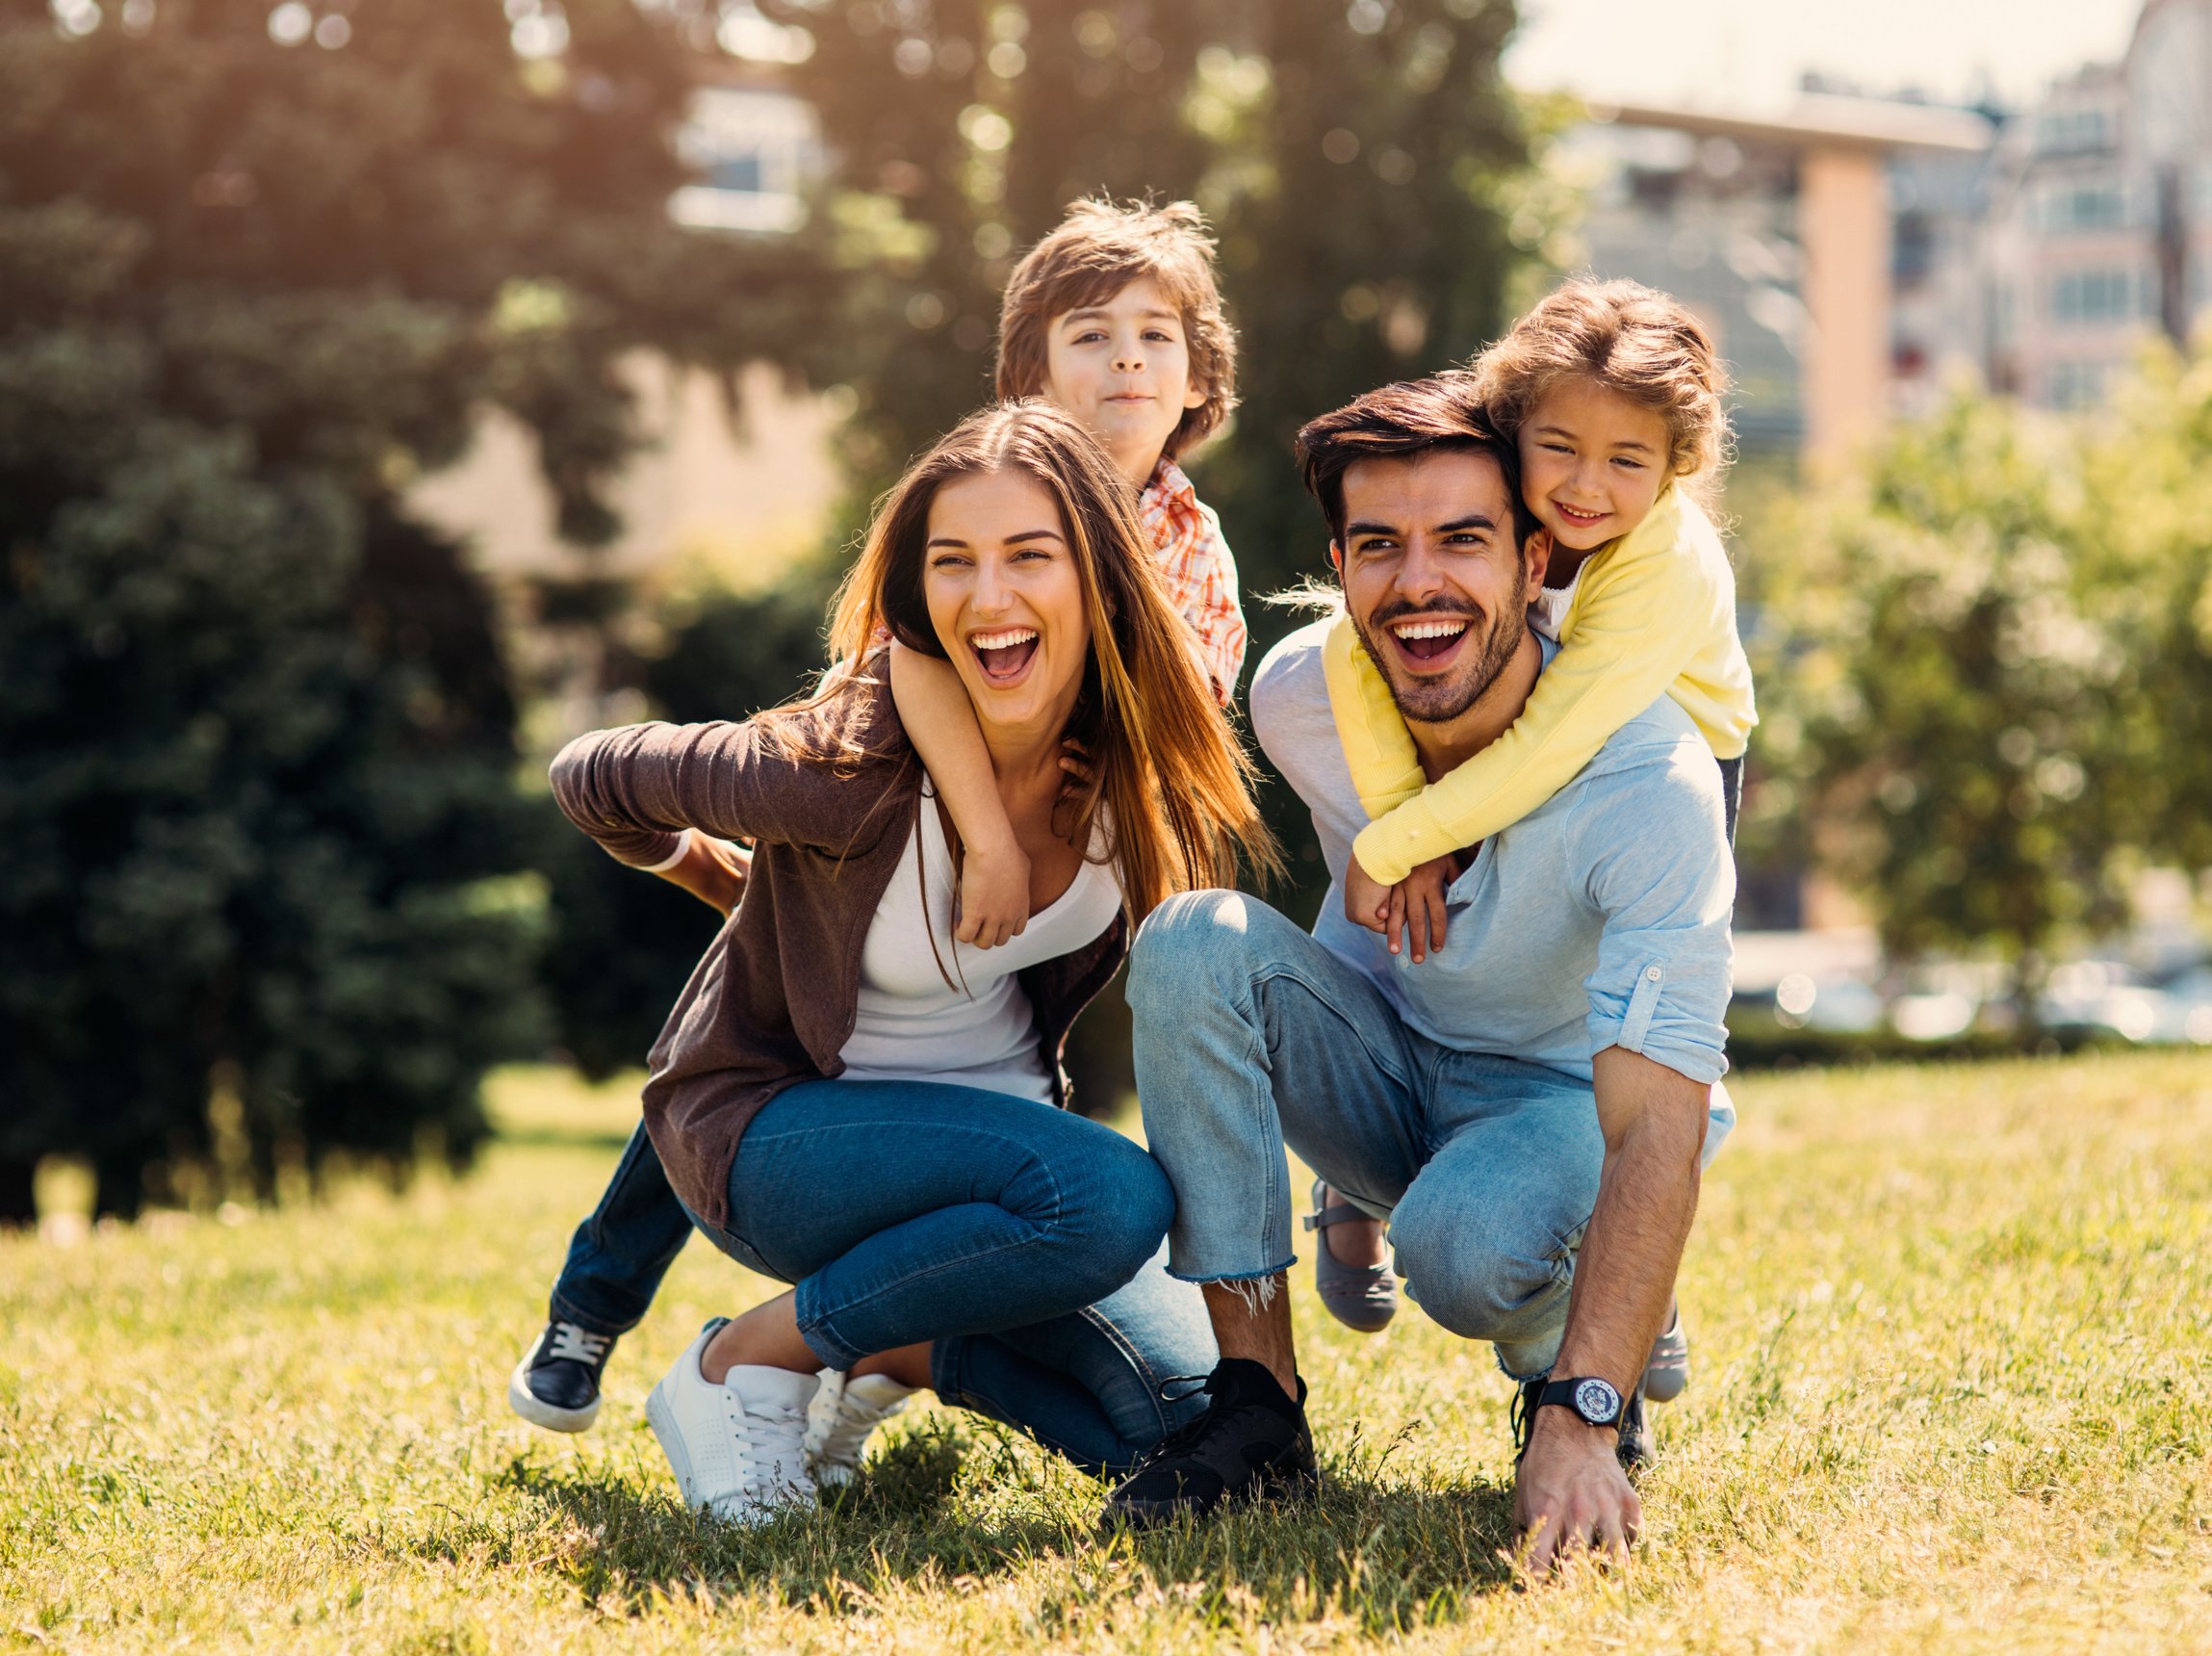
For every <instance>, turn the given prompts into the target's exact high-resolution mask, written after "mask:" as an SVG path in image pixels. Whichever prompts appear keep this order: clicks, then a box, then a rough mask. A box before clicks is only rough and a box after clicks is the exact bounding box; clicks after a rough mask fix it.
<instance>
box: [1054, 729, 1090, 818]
mask: <svg viewBox="0 0 2212 1656" xmlns="http://www.w3.org/2000/svg"><path fill="white" fill-rule="evenodd" d="M1060 768H1061V769H1062V770H1063V771H1065V772H1066V773H1067V780H1066V781H1064V782H1062V783H1061V785H1060V797H1061V798H1062V800H1064V801H1066V802H1067V803H1068V804H1074V803H1075V802H1077V801H1079V800H1080V799H1081V798H1082V797H1083V795H1084V794H1086V793H1087V792H1089V791H1090V789H1091V751H1090V749H1088V748H1086V747H1085V746H1084V745H1083V744H1082V743H1081V742H1079V741H1077V740H1076V739H1075V738H1074V737H1066V738H1065V739H1063V740H1062V742H1061V743H1060Z"/></svg>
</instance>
